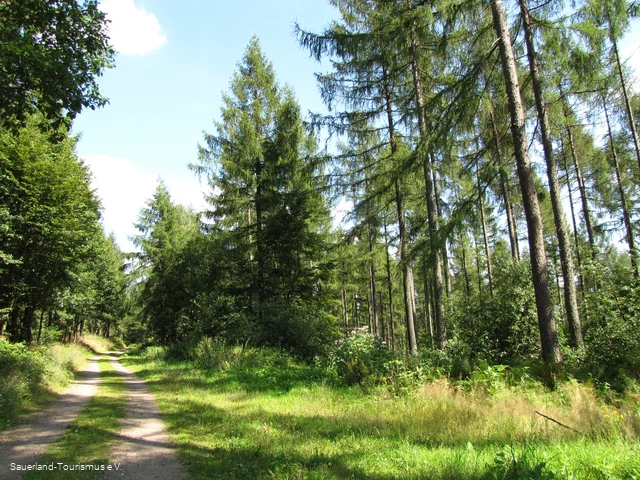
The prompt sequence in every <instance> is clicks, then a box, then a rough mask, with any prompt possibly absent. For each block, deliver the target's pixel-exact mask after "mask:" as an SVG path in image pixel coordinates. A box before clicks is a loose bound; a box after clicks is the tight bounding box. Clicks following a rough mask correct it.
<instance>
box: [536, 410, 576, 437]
mask: <svg viewBox="0 0 640 480" xmlns="http://www.w3.org/2000/svg"><path fill="white" fill-rule="evenodd" d="M534 412H536V413H537V414H538V415H540V416H541V417H544V418H546V419H547V420H551V421H552V422H553V423H557V424H558V425H560V426H561V427H564V428H567V429H569V430H571V431H572V432H576V433H580V432H579V431H578V430H576V429H575V428H571V427H569V426H567V425H565V424H564V423H560V422H559V421H558V420H556V419H555V418H551V417H548V416H546V415H545V414H544V413H540V412H538V411H537V410H534Z"/></svg>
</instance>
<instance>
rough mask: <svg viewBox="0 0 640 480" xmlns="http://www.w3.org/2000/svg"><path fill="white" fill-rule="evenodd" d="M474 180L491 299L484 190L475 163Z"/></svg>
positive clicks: (491, 273) (491, 282)
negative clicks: (475, 181) (476, 185)
mask: <svg viewBox="0 0 640 480" xmlns="http://www.w3.org/2000/svg"><path fill="white" fill-rule="evenodd" d="M476 179H477V182H478V201H479V203H480V205H479V206H480V222H481V223H482V238H483V239H484V253H485V256H486V257H487V276H488V277H489V292H490V294H491V298H493V297H495V292H494V290H493V266H492V265H491V249H490V248H489V235H488V233H487V219H486V217H485V214H484V190H483V189H482V185H481V184H480V172H479V167H478V162H476Z"/></svg>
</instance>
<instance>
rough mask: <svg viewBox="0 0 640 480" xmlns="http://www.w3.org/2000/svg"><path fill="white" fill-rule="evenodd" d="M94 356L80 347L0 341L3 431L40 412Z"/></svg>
mask: <svg viewBox="0 0 640 480" xmlns="http://www.w3.org/2000/svg"><path fill="white" fill-rule="evenodd" d="M89 356H91V352H89V350H87V349H86V348H83V347H82V346H80V345H75V344H70V345H60V344H52V345H48V346H44V347H33V348H30V347H27V346H26V345H24V344H21V343H19V344H12V343H9V342H8V341H7V340H6V339H5V338H4V337H0V379H2V381H0V429H4V428H7V427H8V426H10V425H12V424H13V423H15V420H16V418H17V417H18V416H19V415H21V414H24V413H27V412H29V411H32V410H34V409H37V408H41V407H42V406H43V405H45V404H46V403H47V402H48V401H49V400H51V398H53V396H54V395H55V393H57V392H59V391H61V390H62V389H64V388H65V387H66V386H68V385H69V383H70V382H71V381H72V380H73V378H74V372H75V371H77V370H78V369H80V368H81V367H82V366H83V365H84V363H85V362H86V360H87V358H89Z"/></svg>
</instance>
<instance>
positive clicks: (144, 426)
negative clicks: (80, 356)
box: [105, 359, 187, 480]
mask: <svg viewBox="0 0 640 480" xmlns="http://www.w3.org/2000/svg"><path fill="white" fill-rule="evenodd" d="M111 364H112V365H113V367H114V368H115V369H116V370H117V371H118V372H119V373H120V374H122V375H123V376H124V377H125V383H126V386H127V390H128V393H127V396H128V402H127V408H126V412H125V418H124V421H123V423H122V431H121V432H120V434H119V435H118V439H117V440H116V443H115V445H114V447H113V450H112V452H111V455H110V457H109V458H110V461H111V462H112V463H115V464H120V468H119V470H118V471H112V472H107V474H106V475H105V479H115V478H132V479H134V478H135V479H140V478H144V479H160V480H174V479H176V480H178V479H183V478H186V477H187V475H186V474H185V472H184V470H183V468H182V466H181V465H180V464H179V463H178V460H177V459H176V456H175V453H174V450H173V445H172V444H171V441H170V440H169V435H168V433H167V428H166V426H165V424H164V422H163V421H162V419H161V417H160V410H159V408H158V404H157V403H156V400H155V398H154V397H153V395H152V394H151V391H150V390H149V388H148V387H147V386H146V385H145V384H144V382H143V381H142V380H141V379H140V378H139V377H137V376H136V375H135V374H134V373H133V372H131V370H129V369H128V368H126V367H124V366H122V365H121V364H120V362H118V360H116V359H112V360H111Z"/></svg>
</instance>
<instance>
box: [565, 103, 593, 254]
mask: <svg viewBox="0 0 640 480" xmlns="http://www.w3.org/2000/svg"><path fill="white" fill-rule="evenodd" d="M560 94H561V95H562V92H560ZM562 111H563V114H564V118H565V123H566V130H567V138H568V139H569V148H570V149H571V159H572V160H573V167H574V169H575V172H576V180H577V181H578V190H579V191H580V200H581V202H582V216H583V218H584V225H585V227H586V229H587V239H588V240H589V248H590V250H591V258H592V259H593V260H595V258H596V246H595V240H594V236H593V227H592V224H591V211H590V208H589V201H588V199H587V188H586V187H585V184H584V177H583V175H582V169H581V168H580V161H579V159H578V152H577V149H576V142H575V139H574V137H573V130H572V129H571V126H570V125H569V119H570V116H569V106H568V105H567V101H566V99H565V98H564V97H563V99H562Z"/></svg>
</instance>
